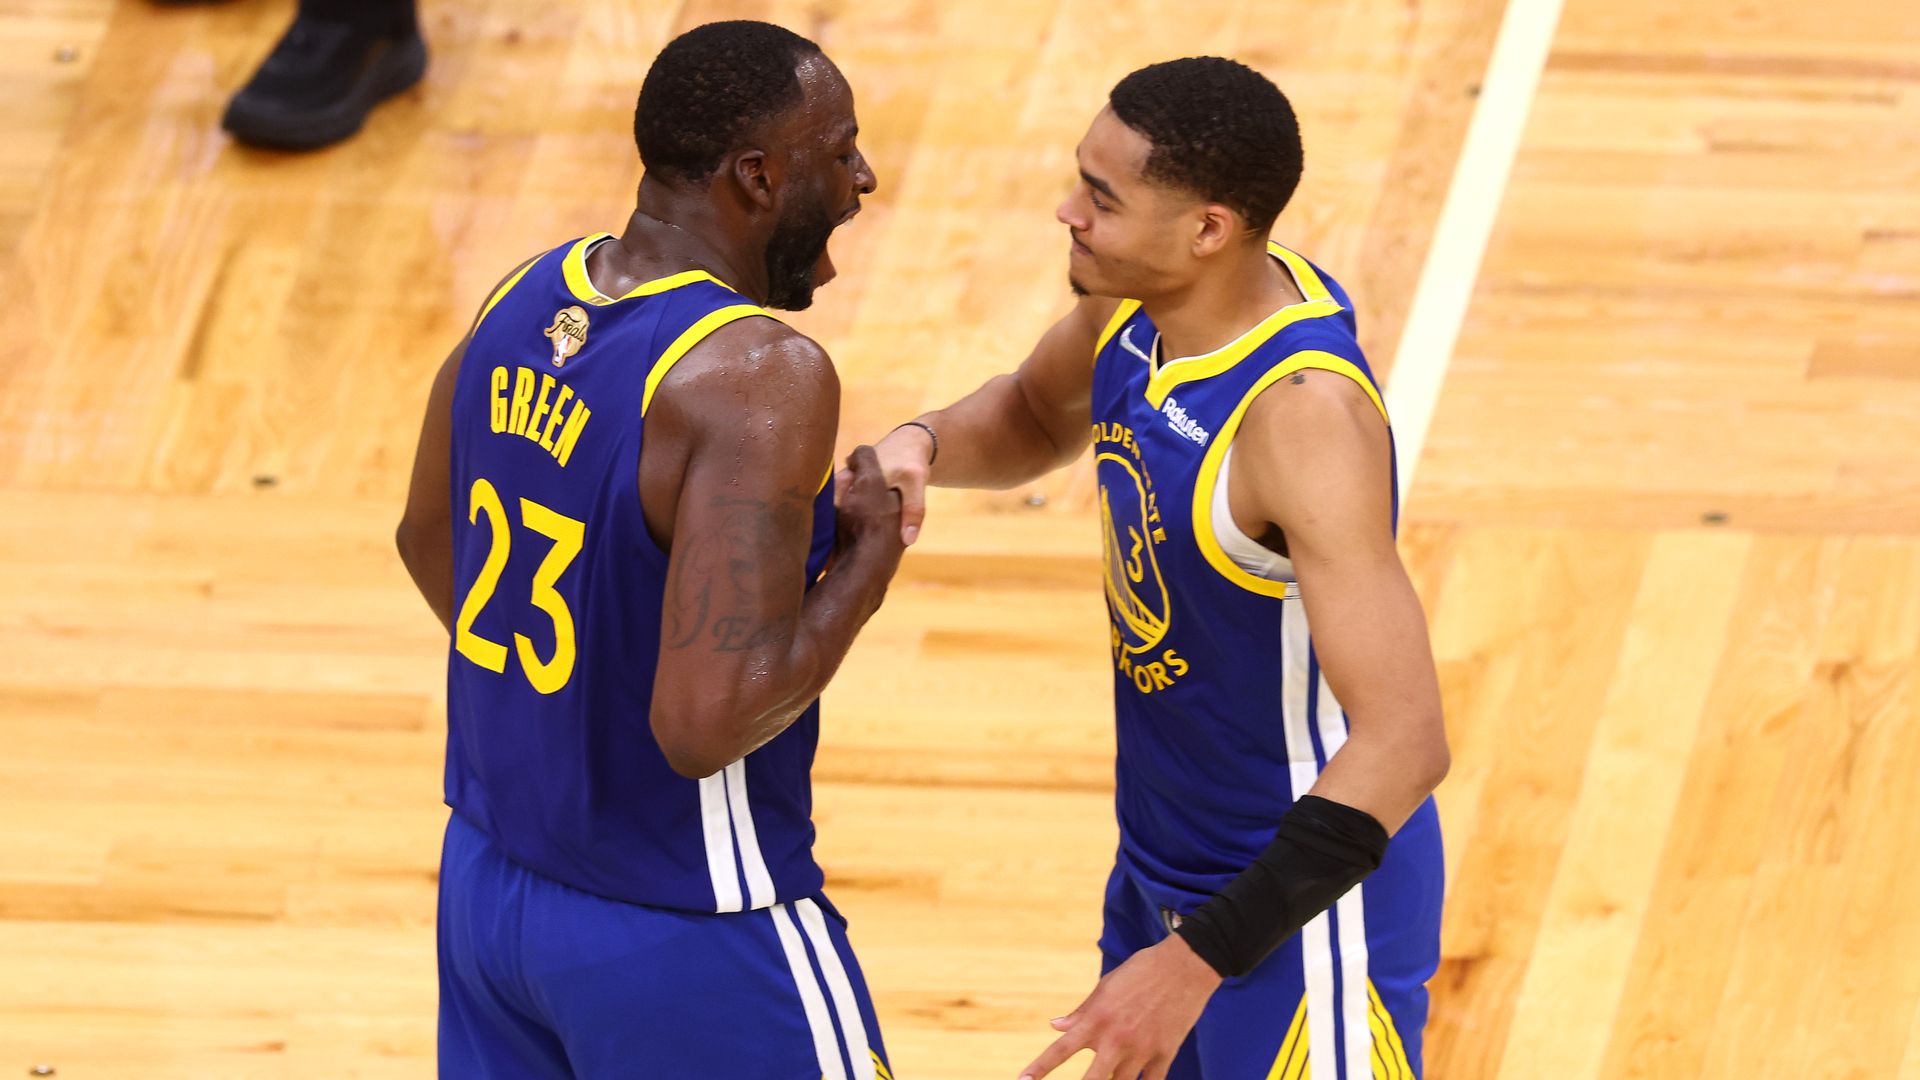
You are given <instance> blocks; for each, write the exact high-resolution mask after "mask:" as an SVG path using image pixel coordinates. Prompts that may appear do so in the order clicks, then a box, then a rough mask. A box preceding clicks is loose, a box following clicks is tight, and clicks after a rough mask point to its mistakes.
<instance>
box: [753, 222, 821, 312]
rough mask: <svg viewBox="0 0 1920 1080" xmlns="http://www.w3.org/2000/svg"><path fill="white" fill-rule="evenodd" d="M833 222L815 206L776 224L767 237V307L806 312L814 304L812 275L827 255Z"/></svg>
mask: <svg viewBox="0 0 1920 1080" xmlns="http://www.w3.org/2000/svg"><path fill="white" fill-rule="evenodd" d="M833 229H834V220H833V219H832V218H831V217H828V216H827V212H826V211H825V210H822V209H819V208H817V207H812V208H807V209H801V210H795V211H794V212H793V213H791V214H788V215H786V216H785V217H783V218H781V219H780V220H779V221H778V222H776V223H775V224H774V226H773V235H772V236H770V237H768V238H767V252H766V255H765V256H764V259H765V265H766V270H767V306H768V307H770V308H777V309H779V310H781V311H805V310H806V309H807V308H808V307H810V306H812V304H813V272H814V268H815V267H817V266H819V265H820V256H822V255H824V254H826V250H827V240H828V238H829V237H831V236H832V235H833Z"/></svg>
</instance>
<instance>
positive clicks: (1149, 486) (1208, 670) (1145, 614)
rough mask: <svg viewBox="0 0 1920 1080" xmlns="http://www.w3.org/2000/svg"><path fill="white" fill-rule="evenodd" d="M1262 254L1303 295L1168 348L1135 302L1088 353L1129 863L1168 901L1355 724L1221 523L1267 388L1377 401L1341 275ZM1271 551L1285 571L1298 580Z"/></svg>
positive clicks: (1256, 824)
mask: <svg viewBox="0 0 1920 1080" xmlns="http://www.w3.org/2000/svg"><path fill="white" fill-rule="evenodd" d="M1270 251H1271V253H1272V254H1273V256H1274V257H1275V258H1276V259H1278V260H1280V262H1281V263H1282V264H1283V265H1284V266H1285V267H1286V268H1287V269H1288V270H1289V271H1290V272H1291V273H1292V275H1293V278H1294V281H1295V282H1296V284H1298V286H1299V288H1300V292H1301V294H1302V295H1303V296H1304V297H1305V300H1304V301H1303V302H1301V303H1297V304H1294V305H1292V306H1290V307H1287V308H1284V309H1282V310H1280V311H1278V312H1275V313H1274V314H1273V315H1272V316H1270V317H1268V318H1267V319H1266V320H1265V321H1263V322H1261V323H1260V324H1259V325H1258V326H1256V327H1254V328H1253V329H1251V330H1249V331H1247V333H1245V334H1244V335H1242V336H1241V337H1240V338H1238V339H1237V340H1235V341H1234V342H1232V343H1231V344H1229V345H1227V346H1226V347H1224V348H1222V349H1220V350H1218V351H1216V352H1213V353H1209V354H1207V355H1204V356H1198V357H1189V358H1184V359H1180V360H1177V361H1174V362H1171V363H1164V364H1163V363H1159V357H1158V355H1157V354H1158V349H1157V332H1156V331H1155V329H1154V326H1153V323H1152V321H1151V320H1150V319H1149V318H1148V317H1147V316H1146V314H1145V312H1144V311H1142V310H1141V308H1140V305H1139V303H1137V302H1135V301H1127V302H1126V303H1124V304H1122V305H1121V307H1120V309H1119V310H1118V311H1117V312H1116V313H1115V314H1114V317H1113V319H1112V321H1111V322H1110V323H1109V324H1108V326H1107V328H1106V330H1105V331H1104V333H1103V334H1102V336H1101V339H1100V344H1099V348H1098V351H1097V353H1096V358H1095V361H1094V375H1093V438H1094V454H1095V456H1096V470H1097V476H1098V482H1099V500H1100V507H1099V520H1100V523H1101V525H1102V527H1103V529H1104V530H1105V539H1104V548H1105V555H1106V593H1107V606H1108V610H1109V614H1110V616H1111V629H1112V636H1111V645H1112V656H1113V662H1114V669H1115V672H1114V674H1115V678H1114V705H1115V714H1116V723H1117V738H1118V748H1119V756H1118V766H1117V793H1116V808H1117V812H1118V817H1119V823H1120V852H1119V863H1120V868H1121V869H1122V870H1123V871H1124V872H1125V873H1126V874H1128V876H1130V877H1131V878H1133V879H1134V880H1135V882H1136V883H1137V884H1138V885H1139V887H1140V888H1141V890H1142V891H1143V892H1144V893H1145V894H1146V895H1147V896H1148V897H1149V898H1150V899H1151V900H1152V901H1153V902H1155V903H1157V904H1159V905H1160V906H1162V907H1164V908H1167V909H1170V910H1174V911H1190V910H1192V909H1193V908H1194V907H1195V906H1197V905H1198V904H1200V903H1202V902H1204V901H1205V900H1206V899H1207V898H1208V897H1210V896H1212V895H1213V894H1214V893H1216V892H1218V891H1219V890H1220V889H1221V888H1222V887H1223V886H1224V885H1226V883H1227V882H1228V881H1230V880H1232V879H1233V878H1234V877H1235V876H1236V875H1238V874H1239V873H1240V872H1241V871H1242V870H1244V869H1246V867H1247V866H1248V864H1250V863H1252V862H1253V861H1254V859H1255V858H1256V857H1257V856H1258V855H1259V854H1260V853H1261V851H1263V850H1265V848H1266V847H1267V845H1268V844H1269V843H1270V842H1271V841H1272V840H1273V834H1274V829H1275V827H1276V826H1277V825H1278V823H1279V821H1280V817H1281V815H1283V814H1284V813H1286V811H1287V810H1288V808H1289V807H1291V806H1292V805H1293V802H1294V800H1295V799H1297V798H1298V797H1299V796H1301V795H1304V794H1306V792H1307V790H1308V789H1309V788H1311V787H1312V785H1313V783H1314V780H1315V778H1316V777H1317V776H1318V775H1319V772H1320V770H1321V769H1322V768H1324V767H1325V765H1326V763H1327V759H1328V758H1330V757H1332V756H1333V754H1334V752H1335V751H1337V750H1338V749H1339V748H1340V746H1341V744H1342V743H1343V742H1344V741H1345V740H1346V736H1347V722H1346V717H1345V715H1344V714H1343V713H1342V712H1341V709H1340V706H1339V703H1338V702H1336V701H1335V700H1334V699H1333V695H1332V693H1331V692H1330V690H1329V689H1328V687H1327V685H1326V681H1325V680H1324V679H1323V678H1321V676H1320V670H1319V664H1318V661H1317V659H1316V657H1315V656H1314V652H1313V644H1312V640H1311V636H1310V634H1309V632H1308V627H1307V621H1306V611H1305V609H1304V607H1303V606H1302V605H1301V603H1300V601H1299V586H1298V585H1297V584H1296V583H1295V582H1294V581H1292V580H1275V579H1274V578H1273V577H1264V576H1263V577H1256V576H1254V575H1253V574H1250V573H1249V572H1248V571H1247V570H1245V569H1243V568H1242V567H1241V566H1240V565H1239V564H1237V563H1236V562H1235V561H1234V560H1233V558H1232V557H1231V556H1230V555H1229V554H1228V553H1227V551H1226V550H1225V549H1224V548H1223V546H1222V543H1221V539H1220V537H1219V536H1217V535H1216V531H1215V526H1214V520H1215V513H1216V509H1215V506H1214V490H1215V487H1216V484H1217V483H1219V482H1220V480H1221V478H1222V476H1223V465H1224V464H1225V463H1226V461H1227V459H1228V454H1229V452H1230V449H1231V444H1232V440H1233V437H1234V434H1235V432H1236V431H1237V430H1238V429H1239V426H1240V422H1241V418H1242V417H1243V416H1244V415H1245V414H1246V411H1247V408H1248V406H1249V405H1251V404H1252V402H1253V400H1254V398H1255V397H1256V396H1257V395H1258V394H1259V393H1260V392H1261V391H1263V390H1265V389H1266V388H1267V387H1268V386H1271V385H1272V384H1273V383H1275V382H1276V381H1278V380H1280V379H1282V378H1284V377H1286V376H1287V375H1289V374H1292V373H1293V372H1296V371H1299V370H1302V369H1305V368H1317V369H1322V370H1326V371H1332V372H1337V373H1339V374H1341V375H1345V376H1347V377H1348V378H1351V379H1353V380H1354V381H1355V382H1356V383H1358V384H1359V385H1360V386H1361V388H1363V389H1364V390H1365V391H1366V392H1367V395H1368V396H1369V397H1370V398H1372V399H1373V401H1374V403H1375V404H1376V405H1379V404H1380V394H1379V391H1378V389H1377V388H1376V387H1375V385H1374V381H1373V376H1372V373H1371V371H1370V370H1369V369H1368V367H1367V363H1366V360H1365V358H1364V357H1363V356H1362V355H1361V353H1360V347H1359V344H1358V342H1357V340H1356V339H1355V337H1354V320H1353V315H1352V312H1351V308H1350V305H1349V303H1348V300H1347V296H1346V294H1345V292H1344V291H1343V290H1341V288H1340V286H1339V285H1338V284H1337V283H1335V282H1334V281H1333V280H1332V279H1331V278H1329V277H1327V276H1326V275H1325V274H1322V273H1321V272H1320V271H1319V270H1318V269H1316V268H1315V267H1314V266H1312V265H1311V264H1310V263H1308V262H1307V260H1305V259H1303V258H1301V257H1300V256H1299V255H1296V254H1294V253H1293V252H1291V251H1288V250H1286V249H1284V248H1281V247H1279V246H1278V245H1273V246H1272V247H1271V248H1270ZM1381 412H1382V415H1383V416H1384V415H1385V408H1384V406H1382V407H1381ZM1303 467H1310V466H1303ZM1278 563H1279V565H1280V567H1281V568H1282V572H1281V573H1278V574H1276V575H1275V576H1274V577H1278V578H1285V579H1290V578H1291V577H1292V574H1291V567H1290V565H1288V564H1286V562H1285V560H1278Z"/></svg>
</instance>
